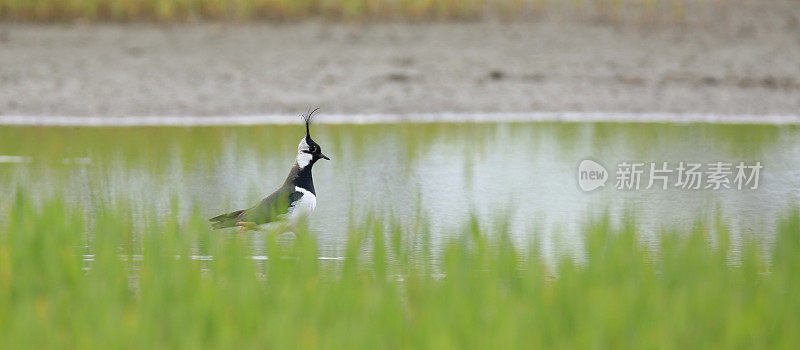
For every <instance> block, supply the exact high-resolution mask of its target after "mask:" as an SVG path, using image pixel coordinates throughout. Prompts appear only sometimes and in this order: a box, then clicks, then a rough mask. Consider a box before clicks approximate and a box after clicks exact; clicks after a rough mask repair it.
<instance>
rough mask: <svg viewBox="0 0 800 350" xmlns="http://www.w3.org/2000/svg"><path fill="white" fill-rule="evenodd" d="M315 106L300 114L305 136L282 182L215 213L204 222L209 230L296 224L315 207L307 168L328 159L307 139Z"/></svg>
mask: <svg viewBox="0 0 800 350" xmlns="http://www.w3.org/2000/svg"><path fill="white" fill-rule="evenodd" d="M318 110H319V108H316V109H314V110H313V111H311V112H308V113H306V114H302V115H300V116H301V117H302V118H303V121H304V122H305V125H306V135H305V136H304V137H303V138H302V139H300V143H299V144H298V146H297V157H296V159H295V162H294V165H293V166H292V169H291V170H290V171H289V176H287V177H286V181H285V182H284V183H283V185H282V186H281V187H280V188H279V189H277V190H276V191H275V192H273V193H272V194H270V195H269V196H267V197H266V198H264V199H263V200H261V201H260V202H258V204H256V205H254V206H252V207H250V208H247V209H242V210H237V211H233V212H230V213H227V214H222V215H217V216H215V217H213V218H211V219H209V220H208V221H210V222H211V227H212V228H213V229H222V228H228V227H239V228H240V230H241V231H247V230H250V229H254V230H258V229H259V228H260V227H261V226H262V225H265V224H272V223H288V224H290V225H294V224H296V223H297V222H298V221H299V220H300V219H302V218H305V217H307V216H308V215H310V214H311V213H312V212H313V211H314V209H315V208H316V206H317V193H316V192H315V191H314V179H313V177H312V176H311V168H312V167H313V166H314V163H316V162H317V161H318V160H320V159H325V160H331V159H330V158H328V156H326V155H325V154H323V153H322V147H320V145H319V144H318V143H316V142H314V140H312V139H311V131H310V124H311V118H312V117H313V116H314V113H315V112H316V111H318Z"/></svg>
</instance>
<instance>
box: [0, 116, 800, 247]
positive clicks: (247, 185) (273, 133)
mask: <svg viewBox="0 0 800 350" xmlns="http://www.w3.org/2000/svg"><path fill="white" fill-rule="evenodd" d="M312 134H313V137H314V139H315V140H316V141H317V142H318V143H320V144H321V145H322V148H323V151H324V152H325V154H327V155H328V156H330V157H331V158H332V160H331V161H330V162H325V161H324V160H323V161H320V162H319V163H317V165H315V167H314V179H315V187H316V190H317V196H318V199H317V210H316V212H315V213H314V215H313V216H312V217H311V219H310V221H309V226H310V229H311V230H312V232H314V234H316V235H317V237H318V241H319V244H320V253H321V255H323V256H332V257H338V256H341V255H342V251H343V249H344V241H345V237H346V230H347V227H348V224H349V223H350V222H351V220H354V221H355V222H356V223H357V222H360V221H363V220H364V216H365V214H366V213H368V212H377V213H379V214H380V215H385V216H386V217H389V216H391V217H395V218H399V219H400V220H402V221H403V222H405V223H407V224H409V225H411V224H414V223H416V222H417V221H418V219H419V217H420V215H419V213H422V216H424V217H425V218H426V219H427V222H428V223H429V224H430V227H431V231H432V233H433V237H434V240H437V241H441V239H443V238H445V237H448V235H450V233H451V232H453V231H455V229H458V228H459V227H461V226H462V225H464V224H465V223H466V222H467V219H468V218H469V217H470V215H471V214H475V215H476V217H477V218H478V221H479V222H480V223H481V225H484V226H487V227H488V226H492V225H493V223H494V222H495V221H496V220H495V219H498V218H502V217H508V218H510V219H511V221H510V222H511V226H510V230H511V232H512V233H513V234H514V237H515V238H516V239H517V240H518V242H520V243H521V244H524V243H525V242H527V241H529V240H531V239H533V238H534V236H535V239H536V241H537V243H538V244H539V246H540V247H541V249H542V252H543V254H544V255H545V256H546V257H549V258H554V257H556V256H558V255H560V254H569V255H575V256H578V257H580V252H581V251H582V245H583V240H582V237H581V235H580V234H579V233H578V232H579V230H578V229H579V227H580V225H582V224H585V223H586V222H587V221H588V220H589V218H590V217H592V216H595V215H600V214H604V213H608V214H610V215H611V217H612V219H613V220H614V221H616V222H619V221H621V220H622V218H623V217H624V216H625V215H626V214H628V215H630V216H631V217H633V218H634V219H635V220H636V222H637V224H638V225H639V226H640V227H641V228H642V234H641V235H642V236H641V239H642V241H643V242H645V243H650V242H652V243H655V242H656V241H657V237H658V235H657V232H659V231H660V230H661V229H668V228H679V227H689V226H691V225H693V224H694V223H695V222H696V220H706V221H711V220H712V218H713V217H714V216H716V215H718V216H719V217H721V218H722V219H723V222H724V223H725V224H727V225H729V226H730V228H731V231H732V232H733V238H734V245H735V244H736V243H737V242H740V241H741V240H742V239H744V238H746V237H755V238H757V239H759V240H761V241H763V242H766V243H769V242H771V241H772V237H771V236H770V232H772V227H773V226H774V224H775V220H776V219H777V217H778V216H779V215H780V214H783V213H784V212H785V211H786V210H787V209H788V208H789V207H791V206H792V205H795V204H796V203H797V202H798V198H800V142H798V141H800V128H798V127H796V126H758V125H714V124H691V125H670V124H641V123H638V124H625V123H496V124H491V123H489V124H457V123H441V124H388V125H325V124H319V125H315V126H314V127H313V131H312ZM302 136H303V130H302V128H301V127H300V126H297V125H273V126H239V127H190V128H178V127H139V128H63V127H50V128H47V127H11V126H5V127H0V178H2V179H4V180H3V181H2V182H0V209H6V207H7V206H9V205H10V204H9V203H10V200H9V199H10V198H12V196H13V195H14V192H15V191H16V190H17V189H18V188H20V189H24V190H25V191H26V192H28V193H30V194H33V195H34V196H35V197H36V198H40V199H42V200H44V199H47V198H50V197H55V196H61V197H64V198H65V199H66V200H68V201H70V202H74V203H76V204H80V205H84V206H85V207H86V208H87V213H91V207H92V203H99V202H103V203H108V202H114V201H125V202H126V203H128V204H129V205H130V207H131V212H132V215H133V216H134V217H137V216H138V217H141V216H145V215H156V216H159V217H164V216H169V215H178V216H179V217H184V216H186V215H187V214H188V213H190V212H191V211H192V210H196V211H199V212H200V213H202V214H203V215H206V216H209V217H210V216H213V215H216V214H219V213H222V212H227V211H232V210H235V209H241V208H244V207H248V206H250V205H252V204H253V203H255V202H257V201H258V200H259V199H260V198H262V197H263V196H264V195H266V194H269V193H270V192H272V191H273V190H274V189H276V188H277V187H278V186H280V185H281V184H282V183H283V181H284V179H285V176H286V174H287V173H288V171H289V168H290V166H291V164H292V162H293V161H294V156H295V153H296V147H297V143H298V141H299V139H300V138H301V137H302ZM584 159H592V160H594V161H597V162H598V163H600V164H602V165H603V166H605V168H606V169H607V170H608V171H609V172H610V179H608V181H607V182H606V184H605V186H604V187H600V188H598V189H596V190H594V191H592V192H588V193H587V192H584V191H582V190H581V188H580V187H579V186H578V181H577V174H578V172H577V167H578V164H579V163H580V162H581V161H582V160H584ZM623 161H626V162H642V163H646V164H645V166H644V168H643V170H644V173H643V174H642V181H641V188H640V189H639V190H619V189H616V188H615V182H616V179H615V176H616V175H615V172H616V171H617V169H618V166H617V165H618V163H620V162H623ZM681 161H683V162H698V163H702V164H704V166H703V168H701V170H704V171H705V170H708V169H707V167H706V166H705V165H706V164H709V163H716V162H726V163H733V166H735V165H736V164H738V163H739V162H740V161H742V162H745V164H746V165H753V164H755V163H756V162H760V164H761V165H762V166H763V169H761V171H760V174H759V186H758V188H757V189H747V188H746V189H742V190H738V189H736V188H732V189H719V190H713V189H701V190H688V189H681V188H677V187H675V186H674V183H675V182H676V180H677V178H676V176H675V174H674V173H673V174H672V175H671V176H670V178H669V181H668V182H669V185H670V186H669V189H667V190H662V189H660V188H651V189H645V187H647V185H648V177H649V164H647V163H650V162H656V163H657V165H658V166H660V165H661V163H662V162H668V167H669V168H671V169H675V168H676V167H677V165H678V163H679V162H681ZM732 172H733V173H732V174H731V175H730V181H733V178H734V176H735V175H736V170H735V169H732ZM657 184H660V183H659V182H657ZM703 185H704V186H705V183H704V184H703ZM731 185H733V186H734V187H735V184H731ZM656 187H657V186H656ZM259 253H260V252H255V254H254V255H256V256H258V255H259Z"/></svg>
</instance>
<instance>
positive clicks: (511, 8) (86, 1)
mask: <svg viewBox="0 0 800 350" xmlns="http://www.w3.org/2000/svg"><path fill="white" fill-rule="evenodd" d="M707 5H708V4H707V2H706V1H702V0H588V1H576V0H557V1H550V0H236V1H220V0H0V18H5V19H13V20H21V21H68V20H76V19H80V20H89V21H140V20H146V21H164V22H173V21H177V22H182V21H196V20H214V21H236V22H238V21H251V20H280V21H287V20H298V19H304V18H310V17H321V18H326V19H349V20H366V19H377V20H386V19H409V20H431V19H438V20H451V19H457V20H470V19H479V18H484V17H487V16H500V17H503V18H516V17H525V16H532V15H533V16H535V15H540V14H544V13H547V12H554V11H555V12H563V11H565V10H569V11H576V12H578V13H588V14H591V15H594V16H597V17H599V18H603V19H611V20H619V19H621V18H623V17H629V16H631V15H632V16H637V17H639V18H643V19H649V20H652V19H653V18H655V17H657V16H658V15H663V14H666V17H667V18H671V19H678V20H680V19H683V18H684V16H685V13H686V9H687V7H689V8H692V9H696V8H704V7H706V6H707Z"/></svg>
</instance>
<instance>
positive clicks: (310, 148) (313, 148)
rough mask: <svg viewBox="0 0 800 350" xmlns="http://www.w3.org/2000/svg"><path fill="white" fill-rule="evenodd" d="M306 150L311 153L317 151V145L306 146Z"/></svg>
mask: <svg viewBox="0 0 800 350" xmlns="http://www.w3.org/2000/svg"><path fill="white" fill-rule="evenodd" d="M308 151H309V152H311V153H316V152H317V147H316V146H311V147H309V148H308Z"/></svg>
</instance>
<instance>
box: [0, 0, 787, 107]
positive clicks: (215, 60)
mask: <svg viewBox="0 0 800 350" xmlns="http://www.w3.org/2000/svg"><path fill="white" fill-rule="evenodd" d="M797 7H798V6H794V7H792V8H791V9H793V10H791V11H786V10H783V11H779V12H776V11H773V12H774V13H771V14H769V16H767V15H764V16H765V17H760V18H750V17H748V16H744V15H743V16H739V17H736V16H733V17H731V19H730V20H729V21H726V22H725V23H723V24H717V25H714V24H708V23H706V24H692V25H686V26H668V27H659V28H641V27H636V26H616V25H609V24H598V23H575V22H568V21H563V20H540V21H531V22H519V23H511V24H504V23H499V22H495V21H485V22H479V23H428V24H419V23H417V24H401V23H389V24H370V25H353V24H330V23H327V24H324V23H319V22H313V21H312V22H305V23H299V24H282V25H261V24H247V25H221V24H193V25H169V26H160V25H150V24H122V25H120V24H93V25H32V24H26V25H22V24H7V23H6V24H0V115H47V116H59V115H64V116H110V117H113V116H159V115H169V116H182V115H191V116H212V115H213V116H225V115H254V114H287V113H288V114H291V113H299V112H302V111H305V110H306V109H307V108H308V107H309V106H321V107H323V109H324V111H325V112H329V113H436V112H536V111H556V112H559V111H589V112H670V113H720V114H729V115H741V114H772V115H780V114H797V113H798V111H800V24H798V23H800V11H796V8H797ZM770 16H772V17H770Z"/></svg>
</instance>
